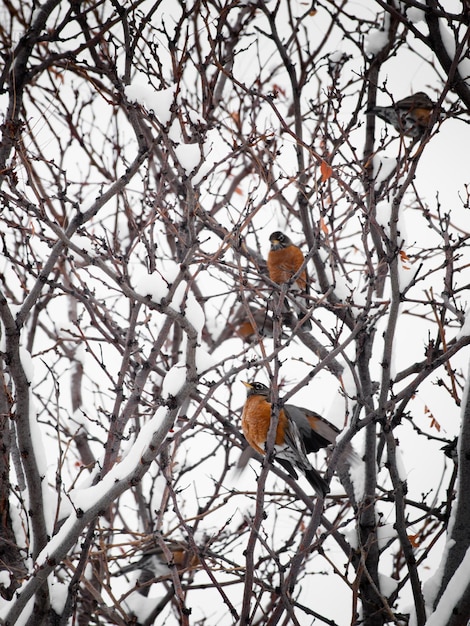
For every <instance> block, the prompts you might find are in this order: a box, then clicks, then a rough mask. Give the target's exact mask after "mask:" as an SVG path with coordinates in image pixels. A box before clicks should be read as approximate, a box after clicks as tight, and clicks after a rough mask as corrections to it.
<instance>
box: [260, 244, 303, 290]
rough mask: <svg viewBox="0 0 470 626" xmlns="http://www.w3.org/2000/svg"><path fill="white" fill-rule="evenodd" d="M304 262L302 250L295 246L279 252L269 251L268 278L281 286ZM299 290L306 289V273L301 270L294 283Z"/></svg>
mask: <svg viewBox="0 0 470 626" xmlns="http://www.w3.org/2000/svg"><path fill="white" fill-rule="evenodd" d="M303 262H304V255H303V253H302V250H300V249H299V248H298V247H297V246H293V245H292V246H288V247H287V248H281V249H279V250H270V251H269V253H268V260H267V265H268V271H269V278H270V279H271V280H272V281H273V282H275V283H277V284H278V285H281V284H282V283H287V281H289V280H291V278H292V276H294V274H295V273H296V272H297V270H298V269H299V268H300V266H301V265H302V263H303ZM295 282H296V284H297V286H298V287H299V289H301V290H302V291H305V290H306V289H307V272H306V270H303V271H302V272H301V273H300V276H299V277H298V278H297V280H296V281H295Z"/></svg>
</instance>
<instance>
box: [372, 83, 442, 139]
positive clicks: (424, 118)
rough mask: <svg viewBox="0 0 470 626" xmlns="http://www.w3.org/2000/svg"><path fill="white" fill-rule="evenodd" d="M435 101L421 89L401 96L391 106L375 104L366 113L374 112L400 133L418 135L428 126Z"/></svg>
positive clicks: (410, 135)
mask: <svg viewBox="0 0 470 626" xmlns="http://www.w3.org/2000/svg"><path fill="white" fill-rule="evenodd" d="M435 106H436V104H435V102H433V101H432V100H431V98H430V97H429V96H428V95H427V94H425V93H424V92H423V91H419V92H418V93H415V94H413V95H412V96H408V97H407V98H403V100H399V101H398V102H395V104H393V105H392V106H388V107H384V106H375V107H372V108H371V109H369V110H368V111H367V112H368V113H374V114H375V115H378V117H380V118H381V119H383V120H385V122H387V124H392V126H393V127H394V128H395V130H397V131H398V132H399V133H400V134H402V135H406V136H407V137H420V136H421V135H422V134H423V133H424V131H425V130H426V128H428V127H429V122H430V119H431V114H432V112H433V109H434V107H435Z"/></svg>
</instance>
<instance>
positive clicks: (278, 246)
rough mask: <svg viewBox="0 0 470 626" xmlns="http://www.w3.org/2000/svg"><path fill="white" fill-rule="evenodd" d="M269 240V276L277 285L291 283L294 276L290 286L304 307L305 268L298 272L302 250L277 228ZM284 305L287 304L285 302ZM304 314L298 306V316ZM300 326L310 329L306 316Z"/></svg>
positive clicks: (302, 258)
mask: <svg viewBox="0 0 470 626" xmlns="http://www.w3.org/2000/svg"><path fill="white" fill-rule="evenodd" d="M269 241H270V242H271V249H270V250H269V253H268V258H267V266H268V272H269V278H270V279H271V280H272V281H273V282H275V283H277V284H278V285H282V284H284V283H289V282H291V283H292V281H293V279H294V276H295V280H294V281H293V284H292V287H293V288H294V289H295V290H296V291H297V292H299V295H300V298H299V299H296V300H297V301H298V302H299V304H300V303H302V304H303V307H304V308H305V305H306V303H307V299H306V296H308V293H309V288H308V276H307V270H306V269H305V267H304V269H302V270H301V271H300V272H299V270H300V268H301V267H302V265H303V264H304V261H305V257H304V255H303V252H302V250H301V249H300V248H299V247H298V246H296V245H295V244H294V243H292V241H291V240H290V238H289V237H288V236H287V235H285V234H284V233H282V232H281V231H279V230H277V231H275V232H274V233H272V234H271V235H270V237H269ZM297 274H298V275H297ZM286 306H288V304H287V302H286ZM305 315H306V314H305V313H304V312H303V311H302V309H301V308H299V316H300V317H301V318H302V317H305ZM302 326H303V328H304V329H308V330H309V329H311V328H312V323H311V321H310V319H308V318H306V319H305V320H304V321H303V323H302Z"/></svg>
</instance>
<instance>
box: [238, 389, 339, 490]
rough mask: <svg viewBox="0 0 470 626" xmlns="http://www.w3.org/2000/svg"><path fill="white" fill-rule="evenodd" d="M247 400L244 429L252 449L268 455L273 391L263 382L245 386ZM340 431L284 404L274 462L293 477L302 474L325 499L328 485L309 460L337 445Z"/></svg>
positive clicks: (316, 416) (315, 415)
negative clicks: (309, 454) (298, 473)
mask: <svg viewBox="0 0 470 626" xmlns="http://www.w3.org/2000/svg"><path fill="white" fill-rule="evenodd" d="M243 384H244V385H245V387H247V398H246V402H245V406H244V407H243V414H242V429H243V434H244V435H245V439H246V440H247V441H248V443H249V444H250V446H251V447H252V448H253V449H254V450H256V451H257V452H259V453H260V454H263V455H264V454H265V445H266V440H267V437H268V431H269V426H270V423H271V402H270V390H269V388H268V387H266V385H264V384H263V383H259V382H255V381H253V382H245V381H243ZM338 433H339V430H338V429H337V428H336V426H334V425H333V424H330V423H329V422H327V421H326V420H325V419H324V418H323V417H322V416H321V415H319V414H318V413H315V411H311V410H309V409H303V408H301V407H298V406H294V405H292V404H284V405H283V406H282V408H281V410H280V411H279V421H278V425H277V430H276V439H275V445H274V459H275V460H276V461H277V462H278V463H279V464H280V465H282V466H283V467H284V469H285V470H286V471H287V472H288V473H289V474H290V475H291V476H292V477H293V478H298V475H297V472H296V470H300V472H302V474H304V476H305V477H306V479H307V480H308V482H309V483H310V485H311V486H312V487H313V488H314V489H315V491H316V493H317V494H318V495H319V496H321V497H324V496H325V495H326V494H327V493H328V492H329V487H328V483H327V482H326V481H325V480H324V479H323V478H322V476H321V475H320V474H319V473H318V471H317V470H316V469H315V468H314V467H313V466H312V464H311V463H310V461H309V460H308V458H307V454H308V453H310V452H318V450H319V449H320V448H325V447H326V446H328V445H330V444H332V443H334V442H335V440H336V437H337V435H338Z"/></svg>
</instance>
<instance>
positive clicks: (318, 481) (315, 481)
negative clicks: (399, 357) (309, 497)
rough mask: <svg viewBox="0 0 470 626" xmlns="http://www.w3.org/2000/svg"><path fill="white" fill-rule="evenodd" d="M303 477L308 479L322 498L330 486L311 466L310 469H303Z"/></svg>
mask: <svg viewBox="0 0 470 626" xmlns="http://www.w3.org/2000/svg"><path fill="white" fill-rule="evenodd" d="M304 473H305V478H306V479H307V480H308V482H309V483H310V485H311V486H312V487H313V488H314V489H315V491H316V493H317V495H318V496H320V497H321V498H324V497H325V496H326V494H327V493H329V491H330V486H329V485H328V483H327V482H326V480H325V479H324V478H322V476H320V474H319V473H318V472H317V470H316V469H315V468H314V467H312V468H310V469H305V470H304Z"/></svg>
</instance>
